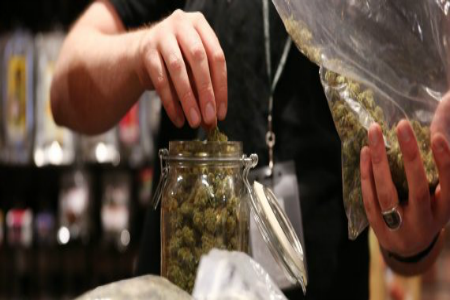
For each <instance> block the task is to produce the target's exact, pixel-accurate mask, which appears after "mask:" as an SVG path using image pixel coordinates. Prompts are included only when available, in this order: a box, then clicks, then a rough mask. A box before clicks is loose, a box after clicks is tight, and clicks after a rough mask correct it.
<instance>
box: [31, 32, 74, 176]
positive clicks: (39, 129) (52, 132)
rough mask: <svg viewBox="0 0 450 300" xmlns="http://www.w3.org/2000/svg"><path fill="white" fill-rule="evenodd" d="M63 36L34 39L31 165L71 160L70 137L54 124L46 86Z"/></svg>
mask: <svg viewBox="0 0 450 300" xmlns="http://www.w3.org/2000/svg"><path fill="white" fill-rule="evenodd" d="M63 40H64V34H63V33H62V32H59V31H56V32H53V33H49V34H45V35H44V34H38V35H37V36H36V39H35V41H36V43H35V45H36V52H37V55H36V57H37V85H36V138H35V143H34V155H33V156H34V162H35V164H36V165H37V166H38V167H40V166H44V165H49V164H51V165H68V164H71V163H73V161H74V157H75V148H74V134H73V133H72V132H71V131H69V130H68V129H65V128H62V127H59V126H57V125H56V124H55V122H54V120H53V116H52V111H51V104H50V85H51V81H52V78H53V73H54V67H55V63H56V59H57V58H58V54H59V51H60V49H61V46H62V43H63Z"/></svg>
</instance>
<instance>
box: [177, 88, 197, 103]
mask: <svg viewBox="0 0 450 300" xmlns="http://www.w3.org/2000/svg"><path fill="white" fill-rule="evenodd" d="M193 97H194V94H193V93H192V91H191V90H190V89H189V90H188V91H186V92H184V93H183V94H181V96H180V101H181V103H185V104H186V103H189V102H190V101H191V100H192V98H193Z"/></svg>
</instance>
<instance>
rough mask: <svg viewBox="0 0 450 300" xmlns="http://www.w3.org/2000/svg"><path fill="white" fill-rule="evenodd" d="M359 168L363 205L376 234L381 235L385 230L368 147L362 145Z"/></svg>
mask: <svg viewBox="0 0 450 300" xmlns="http://www.w3.org/2000/svg"><path fill="white" fill-rule="evenodd" d="M360 170H361V190H362V196H363V202H364V207H365V209H366V215H367V219H368V220H369V223H370V225H371V226H372V228H373V230H374V231H375V233H376V234H377V235H378V236H381V235H383V232H384V231H385V230H386V227H385V225H384V221H383V218H382V214H381V208H380V205H379V203H378V200H377V193H376V189H375V182H374V177H373V172H372V162H371V158H370V149H369V148H368V147H364V148H363V149H362V150H361V158H360Z"/></svg>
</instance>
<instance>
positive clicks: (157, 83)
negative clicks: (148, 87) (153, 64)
mask: <svg viewBox="0 0 450 300" xmlns="http://www.w3.org/2000/svg"><path fill="white" fill-rule="evenodd" d="M153 85H154V87H155V89H156V90H162V89H164V88H166V86H167V80H166V79H165V78H164V76H162V74H158V76H156V78H155V80H154V81H153Z"/></svg>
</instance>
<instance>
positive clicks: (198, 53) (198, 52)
mask: <svg viewBox="0 0 450 300" xmlns="http://www.w3.org/2000/svg"><path fill="white" fill-rule="evenodd" d="M191 56H192V58H193V60H194V61H196V62H202V61H203V60H204V59H205V57H206V52H205V49H204V48H203V46H201V45H195V46H193V47H192V48H191Z"/></svg>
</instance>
